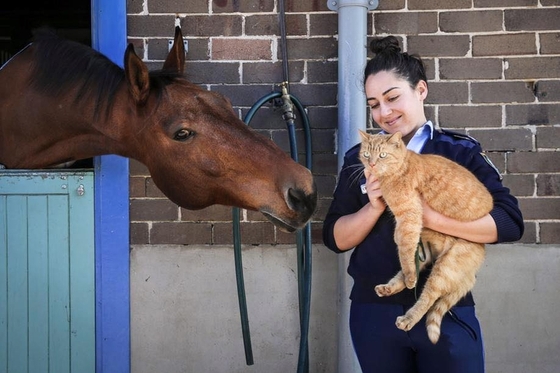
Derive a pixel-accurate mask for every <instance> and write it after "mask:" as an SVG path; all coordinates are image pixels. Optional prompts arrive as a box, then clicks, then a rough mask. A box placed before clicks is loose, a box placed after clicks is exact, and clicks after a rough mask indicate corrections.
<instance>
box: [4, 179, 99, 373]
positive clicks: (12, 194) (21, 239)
mask: <svg viewBox="0 0 560 373" xmlns="http://www.w3.org/2000/svg"><path fill="white" fill-rule="evenodd" d="M93 197H94V196H93V172H85V171H84V172H62V171H60V172H58V171H53V172H50V171H49V172H25V171H3V172H2V173H0V373H19V372H25V373H94V372H95V288H94V284H95V277H94V276H95V261H94V260H95V255H94V254H95V253H94V223H93V222H94V213H93V210H94V209H93V206H94V198H93Z"/></svg>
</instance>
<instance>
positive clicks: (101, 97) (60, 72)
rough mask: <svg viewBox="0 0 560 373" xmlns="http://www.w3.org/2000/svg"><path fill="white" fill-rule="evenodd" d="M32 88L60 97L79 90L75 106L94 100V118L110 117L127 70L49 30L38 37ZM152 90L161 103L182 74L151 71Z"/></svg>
mask: <svg viewBox="0 0 560 373" xmlns="http://www.w3.org/2000/svg"><path fill="white" fill-rule="evenodd" d="M33 46H34V57H35V62H34V67H33V71H32V74H31V85H33V87H34V88H35V89H37V90H39V91H40V92H41V93H43V94H46V95H50V96H53V97H60V96H61V95H63V94H66V93H67V92H68V91H69V90H70V89H73V88H76V87H78V90H77V93H76V96H75V98H74V104H75V105H79V104H81V103H84V102H86V101H88V100H94V105H95V107H94V113H95V114H94V115H95V117H96V118H95V119H97V117H98V116H99V115H100V113H101V112H102V110H103V109H104V110H105V115H108V114H109V113H110V111H111V109H112V106H113V104H114V102H115V95H116V93H117V90H118V88H119V87H120V85H121V84H123V83H124V82H125V75H124V70H123V69H122V68H121V67H120V66H118V65H117V64H115V63H114V62H113V61H111V60H110V59H109V58H107V57H106V56H104V55H103V54H101V53H100V52H98V51H96V50H94V49H93V48H90V47H88V46H87V45H84V44H81V43H78V42H75V41H70V40H65V39H62V38H60V37H58V36H57V35H56V34H54V33H53V32H50V31H41V32H39V33H37V34H36V36H35V38H34V41H33ZM149 75H150V87H151V90H153V91H154V92H155V93H156V97H157V102H158V103H159V102H160V100H161V98H162V96H163V95H164V93H165V87H166V86H167V85H169V84H171V83H172V82H173V81H175V80H176V79H177V78H178V77H179V75H178V74H170V73H166V72H161V71H150V73H149Z"/></svg>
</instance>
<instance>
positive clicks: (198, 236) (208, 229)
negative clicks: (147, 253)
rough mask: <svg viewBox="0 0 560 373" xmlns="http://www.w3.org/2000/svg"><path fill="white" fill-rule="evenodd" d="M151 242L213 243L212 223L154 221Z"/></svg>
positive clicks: (168, 243) (169, 243)
mask: <svg viewBox="0 0 560 373" xmlns="http://www.w3.org/2000/svg"><path fill="white" fill-rule="evenodd" d="M150 243H151V244H165V245H173V244H176V245H194V244H203V245H209V244H212V225H211V224H209V223H203V224H195V223H180V222H162V223H153V224H152V229H151V230H150Z"/></svg>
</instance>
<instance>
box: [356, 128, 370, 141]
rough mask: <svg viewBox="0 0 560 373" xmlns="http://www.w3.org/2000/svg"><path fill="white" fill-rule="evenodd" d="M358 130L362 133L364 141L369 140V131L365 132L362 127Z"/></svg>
mask: <svg viewBox="0 0 560 373" xmlns="http://www.w3.org/2000/svg"><path fill="white" fill-rule="evenodd" d="M358 132H359V133H360V137H361V138H362V141H363V140H367V139H368V138H369V134H368V133H367V132H364V131H362V130H360V129H359V130H358Z"/></svg>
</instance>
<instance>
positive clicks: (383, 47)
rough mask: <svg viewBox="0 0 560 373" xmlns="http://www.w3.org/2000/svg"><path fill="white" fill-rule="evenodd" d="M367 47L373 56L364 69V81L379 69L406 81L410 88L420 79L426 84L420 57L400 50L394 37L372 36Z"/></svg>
mask: <svg viewBox="0 0 560 373" xmlns="http://www.w3.org/2000/svg"><path fill="white" fill-rule="evenodd" d="M369 48H370V50H371V51H372V52H373V53H374V56H373V58H372V59H370V60H369V61H368V63H367V65H366V68H365V70H364V83H365V82H366V79H367V78H368V76H370V75H373V74H377V73H378V72H380V71H390V72H394V73H395V74H397V75H398V76H399V77H400V78H402V79H405V80H406V81H408V83H409V84H410V86H411V87H412V88H416V86H417V85H418V82H419V81H420V80H423V81H425V82H426V84H428V79H427V78H426V69H425V67H424V63H423V62H422V59H421V58H420V57H419V56H416V55H410V54H408V53H406V52H404V53H403V52H401V47H400V46H399V41H398V39H397V38H396V37H394V36H386V37H383V38H374V39H373V40H372V41H371V42H370V44H369Z"/></svg>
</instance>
